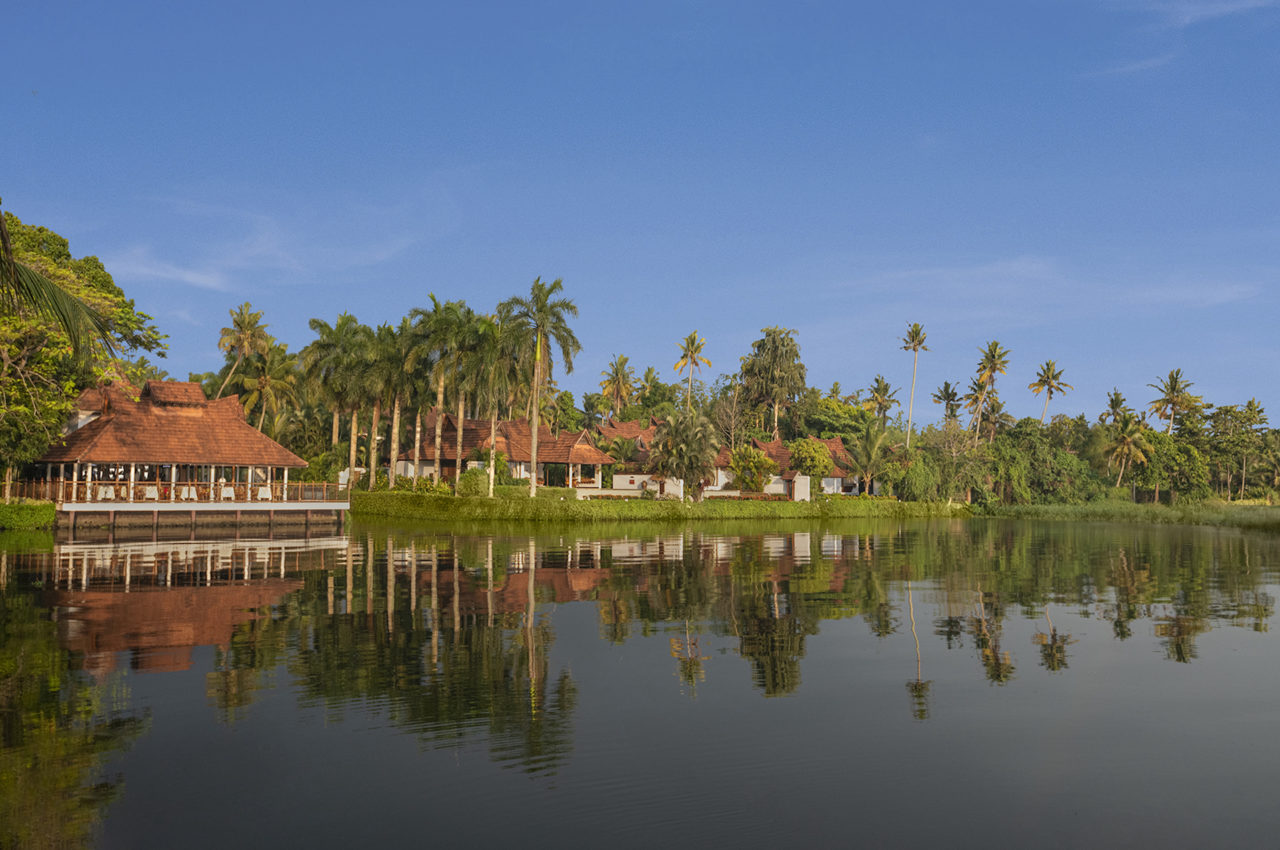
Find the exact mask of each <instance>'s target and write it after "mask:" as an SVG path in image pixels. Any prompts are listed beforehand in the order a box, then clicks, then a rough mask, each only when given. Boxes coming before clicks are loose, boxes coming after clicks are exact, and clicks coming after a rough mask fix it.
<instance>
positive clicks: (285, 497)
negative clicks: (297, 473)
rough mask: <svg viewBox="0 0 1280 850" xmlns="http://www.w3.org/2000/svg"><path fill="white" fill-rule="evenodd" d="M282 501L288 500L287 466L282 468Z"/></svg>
mask: <svg viewBox="0 0 1280 850" xmlns="http://www.w3.org/2000/svg"><path fill="white" fill-rule="evenodd" d="M280 495H281V499H280V501H282V502H287V501H289V467H287V466H286V467H285V468H284V489H283V490H281V491H280Z"/></svg>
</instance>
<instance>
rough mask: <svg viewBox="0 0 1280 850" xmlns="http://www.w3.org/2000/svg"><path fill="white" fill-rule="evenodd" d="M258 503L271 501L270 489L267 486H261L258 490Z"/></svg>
mask: <svg viewBox="0 0 1280 850" xmlns="http://www.w3.org/2000/svg"><path fill="white" fill-rule="evenodd" d="M258 501H259V502H269V501H271V487H270V486H269V485H267V484H263V485H262V486H261V487H259V488H258Z"/></svg>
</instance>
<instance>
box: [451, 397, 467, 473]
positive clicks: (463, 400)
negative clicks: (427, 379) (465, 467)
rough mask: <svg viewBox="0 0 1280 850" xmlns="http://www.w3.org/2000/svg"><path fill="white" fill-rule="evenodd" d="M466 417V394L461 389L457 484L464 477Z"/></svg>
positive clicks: (455, 471)
mask: <svg viewBox="0 0 1280 850" xmlns="http://www.w3.org/2000/svg"><path fill="white" fill-rule="evenodd" d="M466 415H467V406H466V394H465V393H463V392H462V390H461V389H459V390H458V446H457V448H458V453H457V458H458V460H457V463H456V465H455V467H454V470H453V480H454V481H455V482H456V481H457V480H458V479H459V478H461V477H462V425H463V423H464V422H466V421H467V420H466V419H465V418H464V417H465V416H466Z"/></svg>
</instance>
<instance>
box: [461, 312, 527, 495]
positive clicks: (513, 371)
mask: <svg viewBox="0 0 1280 850" xmlns="http://www.w3.org/2000/svg"><path fill="white" fill-rule="evenodd" d="M520 343H521V340H520V338H519V335H518V334H517V329H516V328H515V326H514V325H513V323H512V321H511V316H510V313H509V311H508V310H504V309H503V308H501V307H499V309H498V311H497V313H495V314H494V315H492V316H482V317H480V318H479V320H478V321H477V323H476V336H475V345H474V346H473V348H472V361H473V364H474V368H473V369H472V370H471V372H470V375H471V381H472V383H471V387H472V389H471V392H472V394H473V398H474V399H475V403H476V406H477V408H478V409H479V410H484V411H486V412H487V413H488V415H489V461H488V463H486V464H485V466H486V467H487V469H488V472H489V498H493V493H494V489H493V488H494V482H495V476H496V474H497V473H496V470H497V452H498V447H497V446H498V414H499V412H500V410H501V408H502V407H503V406H506V405H510V404H511V401H512V398H513V397H514V395H515V389H516V383H517V381H519V380H520V378H521V375H520V371H519V369H518V368H512V367H513V365H516V364H519V363H520V359H521V358H520Z"/></svg>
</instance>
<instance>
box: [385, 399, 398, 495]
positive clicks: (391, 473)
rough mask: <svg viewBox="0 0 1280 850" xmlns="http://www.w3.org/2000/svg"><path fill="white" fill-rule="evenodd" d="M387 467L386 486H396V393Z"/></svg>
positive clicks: (392, 411) (392, 408)
mask: <svg viewBox="0 0 1280 850" xmlns="http://www.w3.org/2000/svg"><path fill="white" fill-rule="evenodd" d="M387 451H388V452H389V454H388V457H387V459H388V461H389V462H390V463H389V466H388V468H387V486H389V487H394V486H396V455H398V454H400V393H396V400H395V404H393V405H392V407H391V445H390V447H389V448H388V449H387Z"/></svg>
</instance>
